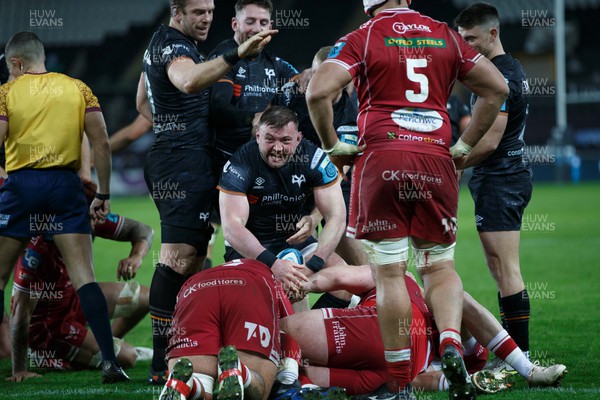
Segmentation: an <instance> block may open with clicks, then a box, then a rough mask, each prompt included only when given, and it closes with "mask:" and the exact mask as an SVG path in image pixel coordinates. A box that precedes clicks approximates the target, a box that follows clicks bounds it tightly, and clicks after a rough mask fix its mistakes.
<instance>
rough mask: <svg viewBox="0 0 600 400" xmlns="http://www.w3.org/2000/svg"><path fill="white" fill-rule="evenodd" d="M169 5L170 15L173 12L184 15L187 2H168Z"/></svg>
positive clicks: (182, 0)
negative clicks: (178, 11)
mask: <svg viewBox="0 0 600 400" xmlns="http://www.w3.org/2000/svg"><path fill="white" fill-rule="evenodd" d="M170 5H171V15H173V14H174V13H175V10H178V9H179V10H181V12H182V13H183V14H185V6H186V5H187V0H170Z"/></svg>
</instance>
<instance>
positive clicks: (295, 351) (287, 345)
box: [279, 332, 302, 365]
mask: <svg viewBox="0 0 600 400" xmlns="http://www.w3.org/2000/svg"><path fill="white" fill-rule="evenodd" d="M279 337H280V340H281V358H286V357H288V358H293V359H294V360H296V362H297V363H298V365H302V352H301V351H300V346H299V345H298V342H296V340H295V339H294V338H293V337H291V336H290V335H288V334H287V333H284V332H281V333H280V334H279Z"/></svg>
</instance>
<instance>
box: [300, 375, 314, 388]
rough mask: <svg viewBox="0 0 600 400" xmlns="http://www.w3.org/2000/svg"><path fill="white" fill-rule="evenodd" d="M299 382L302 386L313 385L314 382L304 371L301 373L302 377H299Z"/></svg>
mask: <svg viewBox="0 0 600 400" xmlns="http://www.w3.org/2000/svg"><path fill="white" fill-rule="evenodd" d="M298 380H299V381H300V385H301V386H304V385H312V384H313V381H311V380H310V378H309V377H308V376H306V375H305V374H304V372H303V371H301V372H300V375H298Z"/></svg>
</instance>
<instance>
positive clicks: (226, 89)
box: [209, 39, 298, 154]
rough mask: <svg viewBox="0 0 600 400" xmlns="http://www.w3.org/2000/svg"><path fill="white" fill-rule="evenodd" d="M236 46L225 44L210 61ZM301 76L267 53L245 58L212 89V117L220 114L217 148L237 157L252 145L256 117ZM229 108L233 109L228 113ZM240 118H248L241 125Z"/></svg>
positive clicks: (227, 41) (219, 46) (216, 123)
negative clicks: (248, 143) (245, 146)
mask: <svg viewBox="0 0 600 400" xmlns="http://www.w3.org/2000/svg"><path fill="white" fill-rule="evenodd" d="M236 46H237V43H236V41H235V40H233V39H228V40H225V41H224V42H222V43H221V44H219V45H218V46H217V47H216V48H215V49H214V50H213V51H212V52H211V53H210V54H209V58H210V59H213V58H216V57H218V56H220V55H222V54H224V53H226V52H227V51H229V50H231V49H233V48H235V47H236ZM297 74H298V71H297V70H296V68H294V67H293V66H292V65H291V64H289V63H288V62H286V61H284V60H282V59H281V58H279V57H277V56H275V55H274V54H273V53H271V52H269V51H266V50H263V51H261V52H260V53H259V55H258V56H257V57H256V58H245V59H242V60H240V61H239V62H238V63H237V64H235V65H234V66H233V68H231V70H230V71H229V72H228V73H227V74H226V75H225V76H224V77H223V79H221V80H220V81H219V82H218V83H217V84H215V85H214V86H213V89H212V90H213V93H212V95H211V114H212V113H213V112H214V113H216V114H217V115H216V116H214V118H213V121H214V124H215V127H216V130H217V141H216V145H217V148H218V149H219V150H221V151H223V152H224V153H226V154H233V153H234V152H235V151H236V150H237V149H238V148H239V147H240V146H241V145H243V144H244V143H246V142H248V140H250V137H251V131H252V117H253V116H254V114H255V113H257V112H262V111H264V110H265V109H266V108H267V107H268V105H269V103H270V102H271V100H272V99H273V97H274V96H275V94H277V92H279V91H280V90H281V87H282V86H283V85H285V84H286V83H287V82H289V81H290V80H291V79H292V78H293V77H295V76H296V75H297ZM226 106H230V107H229V108H228V109H227V108H226ZM231 106H233V107H231ZM236 114H245V115H246V116H247V117H246V118H243V121H239V119H238V115H236Z"/></svg>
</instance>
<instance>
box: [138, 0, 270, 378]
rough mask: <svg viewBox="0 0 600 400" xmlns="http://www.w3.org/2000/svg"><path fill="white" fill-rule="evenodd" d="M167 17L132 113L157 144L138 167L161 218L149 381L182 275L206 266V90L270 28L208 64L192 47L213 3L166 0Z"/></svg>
mask: <svg viewBox="0 0 600 400" xmlns="http://www.w3.org/2000/svg"><path fill="white" fill-rule="evenodd" d="M170 4H171V19H170V21H169V25H168V26H160V27H159V29H158V31H157V32H156V33H155V34H154V36H153V37H152V39H151V41H150V44H149V45H148V48H147V50H146V52H145V54H144V60H143V71H144V72H143V73H142V76H141V78H140V83H139V85H138V95H137V106H138V111H139V112H140V113H141V114H142V115H144V116H145V117H146V118H147V119H148V120H151V121H153V125H154V134H155V135H156V140H155V142H154V145H153V147H152V150H151V151H150V153H149V154H148V159H147V162H146V166H145V169H144V174H145V179H146V184H147V185H148V190H149V191H150V193H151V195H152V198H153V200H154V202H155V204H156V207H157V209H158V211H159V214H160V219H161V237H162V244H161V251H160V255H159V257H158V260H157V261H158V263H157V265H156V270H155V273H154V277H153V278H152V283H151V286H150V315H151V318H152V334H153V344H154V346H153V347H154V357H153V360H152V365H151V370H150V378H149V381H150V382H151V383H156V384H164V382H165V378H166V369H167V365H166V363H165V360H164V358H165V347H166V345H167V337H166V333H167V331H168V329H169V327H170V324H171V319H172V314H173V309H174V307H175V299H176V296H177V293H178V292H179V289H180V288H181V286H182V285H183V283H184V281H185V280H186V279H187V277H188V276H189V275H190V274H192V273H194V272H196V271H197V270H198V269H199V267H200V265H202V264H203V262H204V257H205V255H206V246H207V243H208V240H209V238H210V234H211V232H212V228H211V227H210V224H209V222H208V217H209V213H210V211H211V209H212V208H213V204H214V201H216V190H215V186H216V182H217V178H216V177H215V175H214V172H213V153H214V147H213V144H214V132H213V130H212V129H211V128H210V127H209V123H208V102H209V95H210V94H209V91H208V87H209V86H210V85H212V84H213V83H215V82H217V81H218V80H219V79H220V78H221V77H223V75H224V74H225V73H226V72H227V71H229V70H230V69H231V67H232V66H233V65H235V64H236V63H237V62H238V61H239V60H240V59H241V58H244V57H246V56H248V55H249V54H255V53H257V52H259V51H260V50H262V48H263V47H264V46H265V45H266V44H267V43H268V42H269V41H270V39H271V36H272V35H273V34H275V33H276V31H271V30H265V31H263V32H261V33H259V34H257V35H254V36H253V37H252V38H250V39H249V40H247V41H246V42H244V43H243V44H241V45H240V46H239V47H234V48H232V49H230V50H229V51H228V52H226V53H225V54H223V55H222V56H221V57H218V58H216V59H214V60H211V61H207V62H205V59H204V57H203V55H202V54H200V52H199V51H198V50H197V45H198V43H199V42H203V41H204V40H206V37H207V35H208V30H209V29H210V25H211V22H212V19H213V10H214V8H215V6H214V1H213V0H171V2H170Z"/></svg>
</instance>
